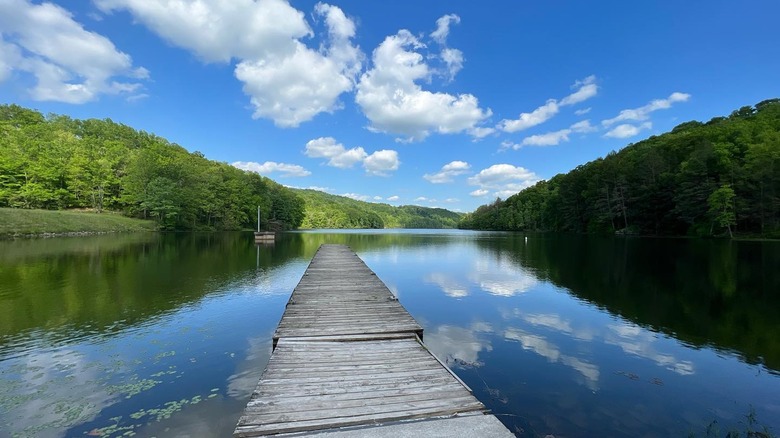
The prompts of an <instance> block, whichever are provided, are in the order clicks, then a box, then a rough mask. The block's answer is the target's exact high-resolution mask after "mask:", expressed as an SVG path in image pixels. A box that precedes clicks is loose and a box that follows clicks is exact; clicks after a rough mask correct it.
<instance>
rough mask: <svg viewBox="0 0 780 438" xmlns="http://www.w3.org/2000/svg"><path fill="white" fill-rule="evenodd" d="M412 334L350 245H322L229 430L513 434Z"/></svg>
mask: <svg viewBox="0 0 780 438" xmlns="http://www.w3.org/2000/svg"><path fill="white" fill-rule="evenodd" d="M422 332H423V329H422V327H421V326H420V325H419V324H417V322H416V321H415V320H414V318H412V317H411V315H409V313H408V312H407V311H406V309H404V308H403V306H402V305H401V304H400V303H399V302H398V300H397V299H396V298H395V296H393V294H392V293H391V292H390V290H389V289H388V288H387V286H385V284H384V283H383V282H382V281H381V280H380V279H379V278H378V277H377V276H376V274H374V273H373V272H372V271H371V270H370V269H369V268H368V267H367V266H366V265H365V263H363V261H362V260H361V259H360V258H359V257H358V256H357V255H356V254H355V253H354V252H353V251H352V250H350V249H349V248H348V247H346V246H344V245H322V246H321V247H320V248H319V250H318V251H317V253H316V254H315V256H314V258H313V259H312V261H311V263H310V264H309V267H308V269H307V270H306V272H305V273H304V274H303V277H302V278H301V281H300V283H298V286H296V288H295V290H294V291H293V293H292V296H291V297H290V300H289V301H288V303H287V308H286V309H285V312H284V315H283V316H282V320H281V322H280V323H279V326H278V327H277V330H276V332H275V334H274V338H273V345H274V351H273V354H272V355H271V358H270V360H269V362H268V365H267V367H266V369H265V372H264V373H263V375H262V377H261V379H260V382H259V383H258V385H257V388H256V389H255V391H254V393H253V394H252V397H251V399H250V401H249V404H248V405H247V407H246V410H245V411H244V414H243V415H242V416H241V418H240V419H239V421H238V425H237V426H236V429H235V432H234V433H233V435H234V437H257V436H269V435H273V436H285V435H289V434H294V435H301V434H303V435H311V434H315V435H318V434H324V435H326V436H327V437H334V438H336V437H340V436H342V435H343V436H377V437H380V436H381V437H384V436H388V437H389V436H397V435H399V434H401V435H403V434H404V433H406V434H412V435H417V434H418V433H421V435H420V436H422V435H424V436H487V437H492V436H495V437H511V436H514V435H513V434H511V433H510V432H509V431H508V430H507V429H506V428H505V427H504V426H503V425H502V424H501V423H500V422H499V421H498V420H497V419H496V418H495V417H494V416H492V415H488V412H487V409H486V408H485V406H484V405H483V404H482V403H480V402H479V401H478V400H477V399H476V398H475V397H474V396H473V394H472V393H471V390H470V389H469V388H468V387H467V386H466V385H465V384H464V383H463V382H462V381H461V380H460V379H458V377H457V376H456V375H455V374H454V373H452V371H451V370H450V369H449V368H447V367H446V366H445V365H444V364H443V363H442V362H441V361H439V360H438V359H437V358H436V357H435V356H434V355H433V354H432V353H431V352H429V351H428V349H427V348H426V347H425V346H424V345H423V344H422Z"/></svg>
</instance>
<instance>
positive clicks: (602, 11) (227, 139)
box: [0, 0, 780, 212]
mask: <svg viewBox="0 0 780 438" xmlns="http://www.w3.org/2000/svg"><path fill="white" fill-rule="evenodd" d="M778 19H780V2H777V1H776V0H746V1H741V2H734V1H721V0H714V1H708V2H702V1H684V2H680V1H667V0H658V1H645V2H626V1H592V2H584V1H561V2H550V1H542V0H538V1H531V0H526V1H512V2H489V3H485V2H474V1H415V2H411V1H404V0H402V1H392V2H369V1H356V0H353V1H334V2H332V3H322V2H313V1H292V2H286V1H283V0H231V1H220V0H156V1H155V0H91V1H87V0H79V1H76V0H71V1H63V0H59V1H55V2H39V1H29V0H0V102H3V103H18V104H20V105H23V106H27V107H32V108H35V109H38V110H40V111H42V112H44V113H48V112H54V113H59V114H67V115H70V116H72V117H75V118H91V117H96V118H111V119H112V120H114V121H116V122H120V123H124V124H127V125H129V126H132V127H134V128H136V129H142V130H145V131H148V132H152V133H155V134H157V135H160V136H162V137H165V138H167V139H169V140H170V141H172V142H175V143H178V144H180V145H182V146H184V147H185V148H187V149H188V150H190V151H200V152H202V153H204V154H205V155H206V157H208V158H210V159H214V160H218V161H224V162H227V163H231V164H233V165H235V166H237V167H241V168H244V169H248V170H254V171H258V172H260V173H261V174H263V175H265V176H268V177H270V178H272V179H274V180H276V181H278V182H280V183H282V184H285V185H288V186H293V187H301V188H309V187H311V188H318V189H320V190H324V191H327V192H329V193H333V194H338V195H347V196H350V197H355V198H358V199H363V200H368V201H375V202H387V203H389V204H392V205H405V204H416V205H424V206H438V207H444V208H448V209H451V210H456V211H464V212H466V211H472V210H473V209H475V208H476V207H477V206H479V205H481V204H484V203H487V202H490V201H492V200H493V199H495V198H496V197H497V196H499V197H501V198H506V197H507V196H509V195H511V194H512V193H516V192H517V191H519V190H521V189H522V188H523V187H526V186H528V185H532V184H533V183H535V182H536V181H538V180H541V179H548V178H550V177H552V176H554V175H555V174H557V173H562V172H567V171H568V170H571V169H572V168H574V167H576V166H578V165H580V164H584V163H586V162H588V161H590V160H593V159H596V158H598V157H600V156H603V155H605V154H607V153H608V152H610V151H612V150H618V149H620V148H621V147H623V146H625V145H626V144H628V143H631V142H636V141H639V140H641V139H644V138H647V137H649V136H651V135H655V134H660V133H663V132H666V131H668V130H670V129H671V128H673V127H674V126H676V125H677V124H679V123H682V122H685V121H689V120H703V121H706V120H709V119H710V118H712V117H715V116H720V115H728V114H729V113H730V112H731V111H732V110H734V109H736V108H738V107H740V106H743V105H753V104H755V103H757V102H759V101H761V100H764V99H768V98H774V97H780V31H778V28H777V23H778Z"/></svg>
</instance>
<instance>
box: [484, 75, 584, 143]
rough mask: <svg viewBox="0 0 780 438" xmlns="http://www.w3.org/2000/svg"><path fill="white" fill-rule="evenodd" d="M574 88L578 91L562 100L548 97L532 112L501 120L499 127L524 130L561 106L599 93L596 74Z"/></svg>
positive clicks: (540, 122)
mask: <svg viewBox="0 0 780 438" xmlns="http://www.w3.org/2000/svg"><path fill="white" fill-rule="evenodd" d="M572 88H576V91H574V92H573V93H571V94H569V95H568V96H566V97H564V98H563V99H561V100H560V101H558V100H557V99H548V100H547V102H545V104H544V105H542V106H540V107H538V108H536V109H535V110H533V111H531V112H530V113H520V116H519V117H518V118H517V119H504V120H501V121H500V122H499V123H498V125H497V128H498V129H500V130H502V131H504V132H510V133H511V132H517V131H522V130H525V129H528V128H532V127H534V126H537V125H540V124H542V123H544V122H546V121H548V120H550V119H551V118H553V116H555V115H556V114H558V111H559V110H560V107H562V106H568V105H574V104H577V103H580V102H583V101H585V100H588V99H590V98H592V97H594V96H595V95H596V94H598V85H596V76H594V75H591V76H588V77H587V78H585V79H582V80H579V81H576V82H575V83H574V85H572Z"/></svg>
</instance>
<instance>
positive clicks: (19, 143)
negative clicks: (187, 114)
mask: <svg viewBox="0 0 780 438" xmlns="http://www.w3.org/2000/svg"><path fill="white" fill-rule="evenodd" d="M257 206H260V207H261V210H262V217H263V221H268V220H275V221H276V223H277V224H278V225H280V226H283V227H286V228H295V227H297V226H299V225H300V223H301V221H302V220H303V211H304V208H303V202H302V201H301V200H300V199H299V198H298V197H297V196H296V195H295V194H294V193H293V192H292V191H290V190H289V189H287V188H285V187H282V186H281V185H279V184H277V183H275V182H273V181H271V180H270V179H268V178H264V177H261V176H260V175H258V174H256V173H251V172H245V171H242V170H239V169H236V168H234V167H232V166H230V165H228V164H226V163H219V162H215V161H211V160H208V159H206V158H205V157H204V156H203V154H201V153H199V152H193V153H190V152H188V151H187V150H185V149H184V148H182V147H181V146H179V145H176V144H173V143H170V142H168V141H167V140H165V139H163V138H160V137H157V136H155V135H153V134H149V133H146V132H143V131H136V130H134V129H132V128H130V127H128V126H125V125H122V124H118V123H114V122H112V121H111V120H108V119H106V120H95V119H90V120H74V119H71V118H70V117H67V116H61V115H48V116H46V117H44V116H43V115H42V114H41V113H39V112H36V111H33V110H29V109H25V108H22V107H20V106H17V105H2V106H0V207H14V208H40V209H73V208H89V209H94V210H95V211H98V212H100V211H102V210H104V209H107V210H116V211H122V212H124V213H125V214H126V215H128V216H132V217H138V218H153V219H155V220H156V221H157V222H158V223H159V224H160V226H161V228H163V229H177V230H200V229H207V230H228V229H240V228H247V227H248V228H252V227H254V225H255V221H256V212H257Z"/></svg>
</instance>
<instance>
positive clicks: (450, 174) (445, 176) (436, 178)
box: [423, 161, 471, 184]
mask: <svg viewBox="0 0 780 438" xmlns="http://www.w3.org/2000/svg"><path fill="white" fill-rule="evenodd" d="M469 169H471V165H470V164H469V163H467V162H465V161H451V162H449V163H447V164H445V165H444V166H442V168H441V170H440V171H438V172H436V173H434V174H427V173H426V174H425V175H423V178H425V179H426V180H428V181H430V182H432V183H433V184H443V183H450V182H452V181H453V178H454V177H456V176H458V175H463V174H465V173H469Z"/></svg>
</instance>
